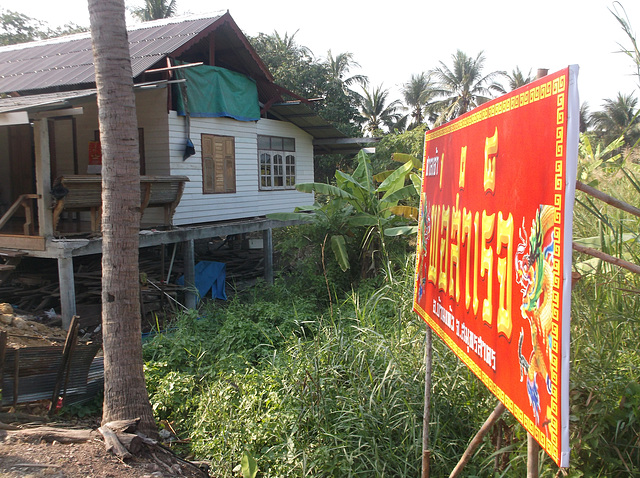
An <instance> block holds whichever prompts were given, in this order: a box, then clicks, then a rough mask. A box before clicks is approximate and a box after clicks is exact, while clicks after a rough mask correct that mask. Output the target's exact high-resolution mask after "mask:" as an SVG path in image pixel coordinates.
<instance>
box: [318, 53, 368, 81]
mask: <svg viewBox="0 0 640 478" xmlns="http://www.w3.org/2000/svg"><path fill="white" fill-rule="evenodd" d="M325 64H326V66H327V69H328V70H329V75H330V76H331V77H332V78H333V79H334V80H338V81H341V82H342V83H343V84H344V86H346V87H347V88H348V87H350V86H352V85H353V84H354V83H357V84H359V85H360V86H362V87H363V88H366V87H367V86H368V85H369V78H367V77H366V76H365V75H352V76H347V75H348V74H349V71H350V70H351V68H353V67H357V68H359V67H360V65H359V64H358V62H356V61H354V59H353V53H349V52H345V53H338V54H337V55H336V56H335V57H334V56H333V55H332V54H331V50H329V51H328V52H327V60H326V62H325Z"/></svg>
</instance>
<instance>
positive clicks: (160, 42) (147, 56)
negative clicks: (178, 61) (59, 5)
mask: <svg viewBox="0 0 640 478" xmlns="http://www.w3.org/2000/svg"><path fill="white" fill-rule="evenodd" d="M220 18H221V16H220V15H218V16H214V17H209V18H186V19H185V18H184V17H182V18H180V17H178V18H173V19H167V20H159V21H156V22H146V23H143V24H140V25H136V26H134V27H132V28H129V29H128V31H129V48H130V52H131V67H132V70H133V76H134V78H135V77H137V76H139V75H140V74H142V73H143V72H144V71H145V70H147V69H148V68H150V67H151V66H153V65H154V64H155V63H157V62H158V61H159V60H161V59H162V58H163V57H165V56H167V55H169V54H170V53H172V52H174V51H175V50H177V49H178V48H180V47H182V46H184V45H185V44H187V43H188V42H189V41H191V40H193V39H195V38H197V37H198V35H199V34H200V33H202V32H203V31H204V30H206V29H207V28H208V27H210V26H211V25H213V24H214V23H215V22H216V21H217V20H219V19H220ZM94 78H95V77H94V67H93V51H92V46H91V35H90V33H80V34H76V35H69V36H65V37H60V38H54V39H51V40H43V41H36V42H30V43H23V44H20V45H9V46H6V47H0V93H9V92H14V91H34V90H43V89H48V88H59V87H73V86H81V85H91V84H93V83H94V81H95V79H94Z"/></svg>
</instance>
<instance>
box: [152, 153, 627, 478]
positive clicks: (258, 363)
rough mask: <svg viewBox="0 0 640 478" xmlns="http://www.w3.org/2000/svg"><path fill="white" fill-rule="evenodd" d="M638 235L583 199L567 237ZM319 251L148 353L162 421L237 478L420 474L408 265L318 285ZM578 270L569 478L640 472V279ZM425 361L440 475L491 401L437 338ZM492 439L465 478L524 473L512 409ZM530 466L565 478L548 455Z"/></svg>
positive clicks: (579, 260) (584, 261)
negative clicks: (248, 474) (242, 474)
mask: <svg viewBox="0 0 640 478" xmlns="http://www.w3.org/2000/svg"><path fill="white" fill-rule="evenodd" d="M627 166H628V168H629V171H630V174H635V172H636V171H635V169H634V168H635V166H634V165H627ZM629 171H628V172H629ZM594 174H597V175H598V181H599V185H598V187H599V188H600V189H603V190H605V191H607V192H610V193H615V194H614V195H615V196H617V197H620V198H622V199H626V200H627V201H628V202H631V203H637V202H638V201H637V198H638V194H640V190H639V188H637V184H636V183H634V181H633V180H630V179H629V177H630V178H632V179H633V176H632V175H631V176H630V175H629V174H628V175H625V174H624V173H621V172H620V170H619V169H615V168H609V169H605V168H604V167H602V168H600V167H599V168H594ZM625 178H626V179H625ZM580 194H581V193H580ZM639 228H640V222H639V221H638V219H637V218H633V217H631V218H630V217H629V216H628V215H626V214H624V215H623V214H621V213H619V212H617V211H614V210H612V209H611V208H610V207H609V206H607V205H602V204H598V203H597V202H595V201H591V200H589V199H588V198H586V197H584V196H582V195H581V196H579V203H578V205H577V206H576V210H575V236H576V238H582V239H588V240H589V241H591V242H592V243H597V244H595V245H598V246H599V247H600V248H602V249H604V250H605V251H608V252H610V253H613V254H617V255H621V256H623V257H625V258H629V259H630V260H637V258H638V254H639V250H638V233H639ZM307 232H308V231H307ZM286 234H287V235H288V237H289V241H300V240H304V241H307V239H304V238H303V239H301V236H302V235H300V234H296V232H295V231H292V230H289V231H286ZM305 235H307V233H306V232H305ZM307 237H311V235H307ZM290 244H291V242H290ZM311 244H312V241H311V242H309V241H307V243H306V247H312V246H311ZM402 249H403V248H402V247H398V248H397V250H400V251H401V250H402ZM315 252H316V253H310V254H309V255H308V256H306V257H307V258H311V259H312V260H310V261H305V259H304V258H299V259H300V260H299V261H298V266H299V268H297V269H295V268H291V269H289V272H290V275H289V276H288V279H285V278H281V279H278V280H277V281H276V284H275V286H273V287H270V286H268V285H266V284H259V285H258V287H256V288H255V289H254V290H253V291H252V292H251V293H249V294H248V295H246V296H244V297H240V298H235V299H233V300H231V301H230V302H229V303H228V304H227V305H226V306H224V307H220V306H215V307H214V306H211V307H207V308H204V309H202V310H200V311H198V313H197V314H196V313H195V312H194V313H190V314H184V315H182V316H181V317H179V318H178V319H177V321H176V323H175V324H173V325H174V328H173V330H172V331H171V332H170V333H168V334H159V335H157V336H155V337H154V338H153V339H152V340H151V341H149V342H148V343H147V344H146V345H145V348H144V353H145V360H146V373H147V380H148V389H149V393H150V398H151V401H152V404H153V407H154V411H155V413H156V416H157V418H158V419H159V420H160V421H161V423H164V422H167V423H169V424H170V425H171V427H172V428H173V430H175V431H176V432H177V434H178V438H180V439H181V441H182V442H184V443H183V445H182V446H183V447H186V449H185V450H184V451H185V452H186V453H191V454H193V455H195V456H197V457H198V458H200V459H206V460H209V461H210V462H211V464H212V469H213V470H214V471H215V473H216V476H219V477H235V476H238V472H237V470H238V465H239V464H240V462H241V460H242V457H243V456H244V457H245V460H246V459H247V458H246V457H249V456H250V457H253V458H255V459H256V461H257V465H258V468H259V470H260V471H259V473H258V476H264V477H310V476H313V477H360V476H362V477H371V476H376V477H415V476H419V475H420V466H421V464H420V460H421V451H422V450H421V442H422V412H423V394H424V339H425V324H424V323H423V322H422V321H421V320H420V319H418V318H417V316H416V315H415V314H414V313H413V311H412V291H413V257H412V256H411V255H408V256H407V255H405V256H402V255H401V254H398V255H395V256H394V257H395V260H394V264H395V268H396V272H395V273H394V277H395V280H394V281H393V282H391V283H390V282H384V281H380V280H378V279H376V278H373V279H369V280H364V281H361V282H359V283H358V285H357V286H355V289H350V288H348V286H347V285H348V283H349V281H344V279H343V278H339V280H338V281H333V280H332V279H333V277H339V276H338V274H339V272H337V269H335V268H333V269H331V270H330V272H329V273H328V274H329V275H328V277H329V284H330V287H329V288H328V289H329V291H327V286H326V283H325V277H324V276H323V273H322V271H323V269H322V267H320V265H319V263H318V262H317V261H318V260H319V258H320V254H317V251H315ZM313 261H316V262H315V263H314V262H313ZM575 264H576V266H577V267H579V270H580V271H581V274H582V277H581V279H580V280H579V281H578V282H577V284H576V286H575V288H574V290H573V299H572V326H571V334H572V335H571V349H572V356H571V386H570V387H571V388H570V404H571V416H570V423H571V428H570V431H571V443H570V445H571V448H572V455H571V464H572V465H571V468H570V469H569V470H568V471H567V472H566V475H567V476H570V477H579V476H590V477H591V476H594V477H605V476H606V477H633V476H640V438H639V437H640V350H639V348H638V343H640V319H639V318H638V317H640V315H639V313H640V301H639V300H638V291H640V284H639V283H638V281H639V279H638V278H637V277H636V276H634V275H633V274H631V273H627V272H626V271H624V270H621V269H619V268H616V267H613V266H610V265H608V264H604V263H602V262H599V261H597V260H593V259H591V258H589V257H585V256H581V255H576V257H575ZM327 269H330V268H327ZM310 285H312V286H310ZM329 294H330V295H329ZM433 367H434V369H433V395H432V415H431V421H430V447H431V452H432V453H431V476H445V475H447V474H449V473H450V472H451V470H452V469H453V468H454V466H455V464H456V463H457V461H458V459H459V457H460V456H461V455H462V453H463V452H464V450H465V448H466V446H467V444H468V442H469V440H470V439H471V437H472V436H473V435H474V434H475V433H476V431H477V430H478V429H479V428H480V426H481V425H482V423H483V422H484V420H485V419H486V417H487V416H488V415H489V414H490V412H491V411H492V410H493V408H494V407H495V405H496V403H497V402H496V399H495V398H494V397H493V396H492V395H491V394H490V393H489V392H488V391H487V390H486V388H485V387H484V385H482V383H480V381H479V380H477V379H476V378H475V376H473V374H472V373H471V372H470V371H469V370H468V369H467V368H466V367H465V366H464V365H462V364H461V362H460V361H459V360H458V359H457V358H456V357H455V355H454V354H453V353H452V352H451V351H450V350H449V349H448V348H447V347H446V346H445V345H444V344H443V343H442V342H441V341H440V340H438V339H437V338H436V339H435V340H434V359H433ZM489 435H490V436H489V437H487V438H486V439H485V440H484V442H483V443H482V445H481V446H480V447H479V449H478V451H477V452H476V454H475V455H474V457H473V459H472V461H471V463H470V464H469V465H467V467H466V468H465V476H477V477H489V476H491V477H494V476H495V477H520V476H525V475H526V454H527V451H526V433H525V431H524V430H523V429H522V427H521V426H520V425H519V424H517V423H516V422H515V420H514V419H513V417H511V416H509V415H508V414H507V415H505V416H503V418H502V419H501V421H500V422H499V426H497V427H495V428H494V430H492V431H491V433H490V434H489ZM234 470H236V471H234ZM539 471H540V476H541V477H556V476H563V475H562V473H560V472H559V470H558V468H557V467H556V466H555V464H553V462H552V461H551V460H550V459H549V458H548V457H546V456H545V455H544V453H543V452H541V455H540V470H539ZM559 473H560V474H559Z"/></svg>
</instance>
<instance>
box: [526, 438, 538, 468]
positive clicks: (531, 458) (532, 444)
mask: <svg viewBox="0 0 640 478" xmlns="http://www.w3.org/2000/svg"><path fill="white" fill-rule="evenodd" d="M539 451H540V445H538V442H537V441H536V439H535V438H533V435H532V434H531V433H527V478H538V455H539V453H538V452H539Z"/></svg>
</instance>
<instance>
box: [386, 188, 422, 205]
mask: <svg viewBox="0 0 640 478" xmlns="http://www.w3.org/2000/svg"><path fill="white" fill-rule="evenodd" d="M415 195H416V190H415V188H414V186H413V185H409V186H405V187H403V188H402V189H398V190H397V191H395V192H393V193H392V194H389V195H386V194H385V195H384V196H383V197H382V200H383V201H384V202H385V203H387V205H389V204H397V202H398V201H401V200H403V199H407V198H410V197H415ZM416 200H417V198H416Z"/></svg>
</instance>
